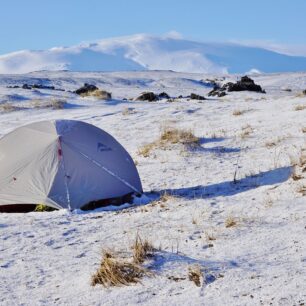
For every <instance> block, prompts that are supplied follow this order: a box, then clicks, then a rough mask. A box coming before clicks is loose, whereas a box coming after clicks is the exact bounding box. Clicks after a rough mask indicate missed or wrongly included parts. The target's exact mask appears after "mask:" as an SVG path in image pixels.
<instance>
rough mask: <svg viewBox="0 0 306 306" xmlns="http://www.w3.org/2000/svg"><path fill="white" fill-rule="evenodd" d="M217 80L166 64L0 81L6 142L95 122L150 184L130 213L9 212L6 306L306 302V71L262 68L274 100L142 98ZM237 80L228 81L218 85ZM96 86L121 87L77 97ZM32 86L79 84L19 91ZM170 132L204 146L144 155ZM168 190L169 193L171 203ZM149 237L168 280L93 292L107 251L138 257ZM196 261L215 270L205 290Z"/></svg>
mask: <svg viewBox="0 0 306 306" xmlns="http://www.w3.org/2000/svg"><path fill="white" fill-rule="evenodd" d="M207 78H209V79H214V78H215V76H214V75H204V74H191V73H174V72H162V71H147V72H114V73H76V72H39V73H31V74H24V75H2V76H0V107H1V113H0V133H1V136H3V135H5V134H6V133H8V132H10V131H12V130H13V129H15V128H17V127H19V126H22V125H24V124H28V123H31V122H34V121H39V120H44V119H47V120H55V119H75V120H83V121H85V122H88V123H91V124H94V125H96V126H98V127H100V128H102V129H104V130H105V131H107V132H108V133H110V134H111V135H113V136H114V137H115V138H116V139H117V140H118V141H119V142H120V143H121V144H122V145H123V146H124V147H125V148H126V149H127V150H128V152H129V153H130V154H131V156H132V157H133V159H134V160H135V162H136V164H137V168H138V170H139V173H140V177H141V179H142V183H143V188H144V191H145V194H144V195H143V197H142V198H140V199H138V200H137V201H136V202H135V203H134V204H132V205H130V204H125V205H124V206H122V207H108V208H103V209H98V210H96V211H88V212H82V211H74V212H68V211H66V210H61V211H54V212H44V213H34V212H32V213H27V214H6V213H2V214H0V280H1V281H0V304H1V305H8V306H11V305H31V306H33V305H53V304H55V305H84V306H85V305H103V306H105V305H136V304H139V305H304V304H305V303H306V239H305V234H306V206H305V205H306V202H305V197H304V196H303V193H304V191H303V186H305V179H304V178H301V179H298V178H297V177H294V176H292V165H293V164H294V163H296V161H297V160H298V159H299V156H300V153H301V149H302V148H303V147H304V146H305V131H306V129H305V127H306V122H305V115H306V109H304V108H303V107H304V106H305V107H306V98H305V96H304V95H301V92H302V90H304V89H306V73H290V74H267V75H264V74H262V75H255V76H252V78H254V80H255V82H256V83H257V84H259V85H261V86H262V88H264V89H265V90H266V92H267V93H266V94H262V93H252V92H236V93H229V94H228V95H226V96H225V97H223V98H209V99H207V100H204V101H197V100H189V99H188V98H181V99H176V100H174V101H173V102H169V101H167V99H164V100H161V101H158V102H137V101H131V100H129V99H132V98H135V97H136V96H137V95H139V94H140V93H141V92H143V91H148V90H150V91H153V92H155V93H160V92H167V93H168V94H169V95H170V96H171V97H177V96H179V95H182V96H183V97H186V96H187V95H189V94H190V93H191V92H193V93H197V94H200V95H204V96H206V97H207V93H208V92H209V91H210V90H211V87H210V86H209V84H208V83H207V81H206V79H207ZM237 79H238V76H236V75H232V76H226V75H225V76H224V77H222V76H218V77H217V82H220V83H221V84H222V83H225V82H227V81H235V80H237ZM85 82H87V83H90V84H95V85H96V86H98V87H99V88H101V89H105V90H107V91H110V92H111V93H112V97H113V98H112V100H109V101H102V100H98V99H95V98H93V97H91V98H81V97H79V96H77V95H75V94H74V93H72V91H73V90H75V89H77V88H78V87H80V86H81V85H83V83H85ZM24 83H27V84H38V83H39V84H44V85H48V86H51V85H53V86H55V87H56V88H59V89H65V91H59V90H48V89H33V90H27V89H21V88H7V86H15V85H16V86H21V85H22V84H24ZM289 89H290V90H291V91H289ZM58 99H61V100H65V101H67V102H68V103H67V104H66V106H65V108H64V109H52V108H50V107H48V108H44V107H39V106H41V105H42V103H43V101H45V100H48V101H51V100H52V101H56V100H58ZM123 99H127V100H123ZM164 126H168V127H169V126H170V127H174V128H180V129H185V130H189V129H190V130H191V131H193V133H194V134H195V135H196V136H197V137H199V138H200V146H199V147H196V148H193V149H188V148H184V147H182V146H180V145H179V144H172V145H170V146H169V147H167V149H166V150H163V149H162V148H158V147H157V148H155V149H153V151H152V152H151V153H150V154H149V156H147V157H144V156H142V155H141V154H140V153H139V152H140V151H141V150H140V149H141V148H142V147H143V146H144V145H145V144H148V143H151V142H154V141H156V140H157V139H158V138H159V136H160V131H161V129H162V128H163V127H164ZM16 146H17V147H18V144H16ZM304 188H305V187H304ZM164 193H166V194H167V195H168V196H167V197H166V199H165V201H163V202H161V201H158V199H159V197H160V195H162V194H164ZM232 221H234V224H233V222H232ZM230 223H232V224H231V225H232V226H229V224H230ZM137 233H138V234H139V235H140V236H141V237H143V238H144V239H145V238H146V239H148V240H150V241H151V242H152V243H153V245H154V246H155V247H156V249H157V251H156V252H155V254H154V256H153V257H152V258H150V259H149V260H147V261H146V262H145V263H144V264H145V265H146V266H147V267H148V268H149V269H150V270H151V271H153V272H154V277H144V278H143V279H142V281H141V283H139V284H136V285H131V286H123V287H111V288H108V289H106V288H104V287H102V286H98V285H97V286H95V287H92V286H91V285H90V280H91V275H92V274H93V273H95V271H96V270H97V268H98V267H99V264H100V261H101V254H102V250H103V249H110V250H113V251H114V252H117V253H124V254H131V245H132V243H133V241H134V239H135V236H136V235H137ZM128 256H130V255H128ZM193 266H199V267H200V268H201V270H202V276H201V286H200V287H198V286H196V285H195V283H194V282H192V281H190V280H189V278H188V268H189V267H193Z"/></svg>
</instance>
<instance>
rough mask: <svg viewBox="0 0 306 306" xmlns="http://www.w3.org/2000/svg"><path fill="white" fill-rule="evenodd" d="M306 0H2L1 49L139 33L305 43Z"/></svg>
mask: <svg viewBox="0 0 306 306" xmlns="http://www.w3.org/2000/svg"><path fill="white" fill-rule="evenodd" d="M305 12H306V0H291V1H289V0H254V1H246V0H244V1H243V0H231V1H229V0H217V1H216V0H210V1H206V0H176V1H175V0H110V1H106V0H100V1H99V0H86V1H85V0H50V1H47V0H46V1H43V0H26V1H25V0H1V10H0V38H1V43H0V54H4V53H8V52H11V51H16V50H21V49H46V48H50V47H54V46H69V45H73V44H78V43H80V42H82V41H90V40H96V39H101V38H107V37H113V36H124V35H131V34H136V33H149V34H156V35H160V34H165V33H167V32H169V31H177V32H179V33H180V34H182V36H183V37H184V38H188V39H194V40H201V41H228V40H237V41H269V42H275V43H280V44H289V45H306V18H305Z"/></svg>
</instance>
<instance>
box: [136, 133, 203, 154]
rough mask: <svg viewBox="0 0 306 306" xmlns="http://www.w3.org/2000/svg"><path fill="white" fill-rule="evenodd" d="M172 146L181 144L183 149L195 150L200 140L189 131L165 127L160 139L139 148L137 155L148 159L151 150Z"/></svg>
mask: <svg viewBox="0 0 306 306" xmlns="http://www.w3.org/2000/svg"><path fill="white" fill-rule="evenodd" d="M174 144H181V145H183V146H184V147H185V148H196V147H198V146H199V145H200V138H198V137H196V136H195V135H194V134H193V132H192V131H191V130H184V129H177V128H172V127H165V128H163V129H162V131H161V135H160V138H159V139H158V140H157V141H154V142H151V143H148V144H146V145H144V146H142V147H141V148H139V149H138V154H139V155H142V156H144V157H148V156H149V155H150V153H151V152H152V150H154V149H156V148H159V149H163V150H165V149H168V148H169V146H171V145H174Z"/></svg>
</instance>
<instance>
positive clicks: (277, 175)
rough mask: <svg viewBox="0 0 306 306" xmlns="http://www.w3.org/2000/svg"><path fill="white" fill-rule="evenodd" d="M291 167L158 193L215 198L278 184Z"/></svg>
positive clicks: (285, 178)
mask: <svg viewBox="0 0 306 306" xmlns="http://www.w3.org/2000/svg"><path fill="white" fill-rule="evenodd" d="M291 172H292V169H291V167H281V168H277V169H273V170H270V171H266V172H261V173H259V174H257V175H253V176H247V177H245V178H242V179H240V180H237V181H236V182H234V181H225V182H221V183H216V184H212V185H207V186H203V185H199V186H194V187H186V188H177V189H164V190H159V191H158V193H159V194H163V193H169V194H171V195H176V196H179V197H183V198H186V199H200V198H215V197H220V196H223V197H226V196H233V195H236V194H238V193H242V192H246V191H249V190H252V189H256V188H258V187H262V186H269V185H275V184H280V183H283V182H285V181H287V180H288V179H289V178H290V176H291Z"/></svg>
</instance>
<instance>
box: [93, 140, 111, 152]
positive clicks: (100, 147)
mask: <svg viewBox="0 0 306 306" xmlns="http://www.w3.org/2000/svg"><path fill="white" fill-rule="evenodd" d="M111 150H112V149H111V148H110V147H108V146H106V145H105V144H103V143H101V142H98V144H97V151H98V152H105V151H111Z"/></svg>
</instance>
